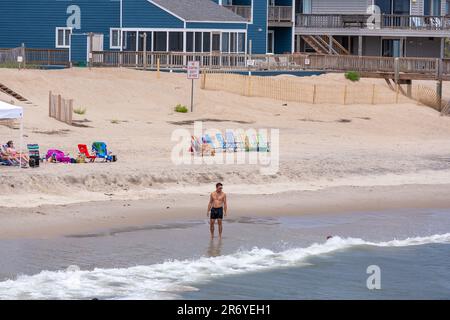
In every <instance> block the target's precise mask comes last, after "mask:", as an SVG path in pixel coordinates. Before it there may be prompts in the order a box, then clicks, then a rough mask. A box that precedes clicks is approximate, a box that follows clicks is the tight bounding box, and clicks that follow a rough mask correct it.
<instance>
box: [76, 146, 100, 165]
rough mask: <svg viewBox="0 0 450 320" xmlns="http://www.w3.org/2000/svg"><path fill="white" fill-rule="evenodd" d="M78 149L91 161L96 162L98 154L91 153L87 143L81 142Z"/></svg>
mask: <svg viewBox="0 0 450 320" xmlns="http://www.w3.org/2000/svg"><path fill="white" fill-rule="evenodd" d="M78 150H79V151H80V153H81V154H83V155H84V156H85V157H86V159H89V162H94V161H95V159H96V158H97V156H95V155H91V154H89V150H88V147H87V145H85V144H79V145H78Z"/></svg>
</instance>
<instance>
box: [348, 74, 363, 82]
mask: <svg viewBox="0 0 450 320" xmlns="http://www.w3.org/2000/svg"><path fill="white" fill-rule="evenodd" d="M345 78H346V79H348V80H350V81H353V82H356V81H359V79H361V75H360V74H359V73H358V72H356V71H348V72H346V73H345Z"/></svg>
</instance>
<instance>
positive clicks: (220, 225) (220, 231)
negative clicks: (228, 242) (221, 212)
mask: <svg viewBox="0 0 450 320" xmlns="http://www.w3.org/2000/svg"><path fill="white" fill-rule="evenodd" d="M217 224H218V225H219V237H220V238H222V219H218V220H217Z"/></svg>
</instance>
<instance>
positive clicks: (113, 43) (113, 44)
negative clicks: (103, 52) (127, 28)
mask: <svg viewBox="0 0 450 320" xmlns="http://www.w3.org/2000/svg"><path fill="white" fill-rule="evenodd" d="M120 35H121V32H120V29H110V33H109V40H110V41H109V47H110V49H120V44H121V42H122V39H121V37H120Z"/></svg>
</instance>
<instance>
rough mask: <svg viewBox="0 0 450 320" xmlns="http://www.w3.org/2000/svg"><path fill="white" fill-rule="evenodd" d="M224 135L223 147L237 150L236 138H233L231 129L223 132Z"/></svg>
mask: <svg viewBox="0 0 450 320" xmlns="http://www.w3.org/2000/svg"><path fill="white" fill-rule="evenodd" d="M225 135H226V138H227V140H226V145H225V149H226V150H227V151H232V152H236V151H237V146H236V139H235V138H234V133H233V131H227V132H226V133H225Z"/></svg>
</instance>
